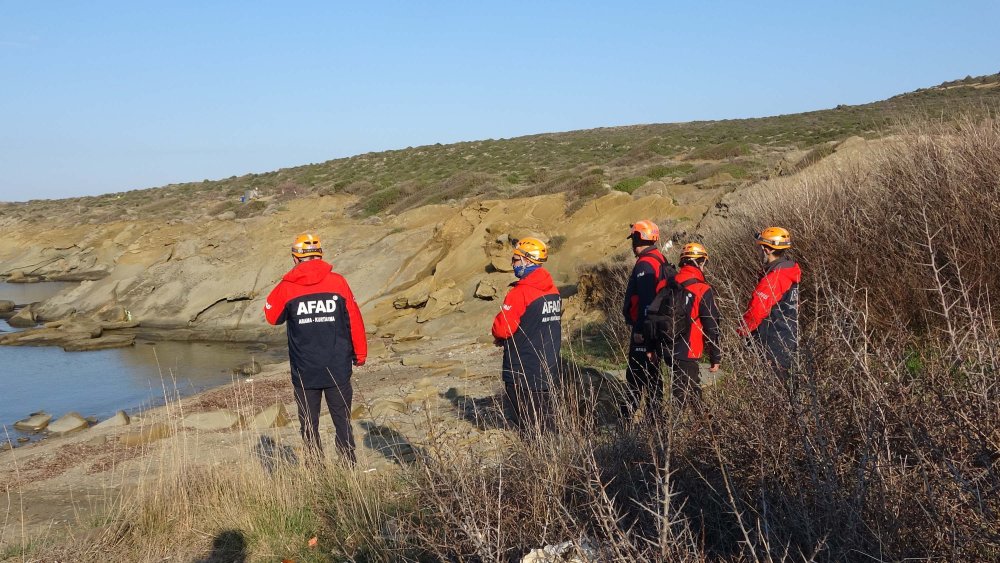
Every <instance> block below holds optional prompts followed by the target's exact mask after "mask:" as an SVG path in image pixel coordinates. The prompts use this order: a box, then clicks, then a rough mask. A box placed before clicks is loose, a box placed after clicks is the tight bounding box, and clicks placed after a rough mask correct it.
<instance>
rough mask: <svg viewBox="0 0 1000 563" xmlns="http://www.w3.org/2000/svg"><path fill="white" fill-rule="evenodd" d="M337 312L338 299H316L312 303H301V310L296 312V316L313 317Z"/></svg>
mask: <svg viewBox="0 0 1000 563" xmlns="http://www.w3.org/2000/svg"><path fill="white" fill-rule="evenodd" d="M336 310H337V300H336V299H325V300H323V299H316V300H312V301H300V302H299V308H298V309H297V310H296V311H295V314H296V316H302V315H313V314H316V313H332V312H334V311H336Z"/></svg>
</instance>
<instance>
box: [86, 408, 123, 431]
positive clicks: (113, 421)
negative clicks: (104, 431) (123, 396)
mask: <svg viewBox="0 0 1000 563" xmlns="http://www.w3.org/2000/svg"><path fill="white" fill-rule="evenodd" d="M131 422H132V419H131V418H130V417H129V415H128V413H126V412H125V411H118V412H116V413H115V414H114V416H112V417H110V418H108V419H107V420H102V421H101V422H98V423H97V424H95V425H94V428H95V429H99V428H117V427H120V426H128V425H129V424H130V423H131Z"/></svg>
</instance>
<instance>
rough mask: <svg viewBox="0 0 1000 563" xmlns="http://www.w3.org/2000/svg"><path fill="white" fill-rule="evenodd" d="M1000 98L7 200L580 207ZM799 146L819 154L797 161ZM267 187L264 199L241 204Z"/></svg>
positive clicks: (78, 211)
mask: <svg viewBox="0 0 1000 563" xmlns="http://www.w3.org/2000/svg"><path fill="white" fill-rule="evenodd" d="M998 106H1000V74H996V75H990V76H983V77H977V78H972V77H969V78H966V79H963V80H959V81H954V82H945V83H943V84H941V85H940V86H937V87H933V88H926V89H921V90H917V91H915V92H911V93H907V94H901V95H898V96H894V97H892V98H890V99H888V100H883V101H879V102H873V103H869V104H862V105H855V106H848V105H841V106H837V107H836V108H834V109H827V110H820V111H813V112H807V113H800V114H791V115H780V116H774V117H764V118H754V119H732V120H722V121H702V122H690V123H672V124H656V125H633V126H624V127H607V128H600V129H590V130H584V131H571V132H566V133H546V134H539V135H530V136H526V137H518V138H514V139H496V140H494V139H488V140H481V141H471V142H464V143H456V144H451V145H441V144H436V145H428V146H422V147H415V148H406V149H401V150H392V151H385V152H379V153H367V154H362V155H357V156H352V157H349V158H341V159H336V160H330V161H327V162H323V163H319V164H308V165H304V166H298V167H294V168H286V169H282V170H278V171H275V172H268V173H264V174H247V175H244V176H233V177H231V178H227V179H224V180H217V181H210V180H205V181H203V182H192V183H185V184H175V185H169V186H164V187H162V188H153V189H144V190H132V191H127V192H120V193H111V194H106V195H103V196H96V197H81V198H72V199H66V200H59V201H31V202H27V203H20V204H6V205H3V206H2V207H0V210H2V211H3V215H4V219H5V220H14V219H17V220H27V221H28V222H32V223H39V222H46V221H53V220H58V219H60V218H63V219H67V220H73V221H81V222H105V221H114V220H120V219H122V218H162V219H174V220H180V221H188V220H198V219H201V218H203V217H204V216H206V215H218V214H221V213H225V212H226V211H232V212H234V213H235V215H236V217H248V216H253V215H258V214H262V213H269V212H275V211H277V210H280V209H282V206H283V204H284V203H285V202H287V201H288V200H291V199H295V198H299V197H303V196H306V195H309V194H334V193H345V194H353V195H355V196H357V198H358V199H357V203H356V211H357V212H358V213H360V214H369V215H370V214H377V213H384V212H392V213H398V212H400V211H403V210H405V209H410V208H414V207H417V206H419V205H424V204H433V203H441V202H445V201H448V200H452V199H461V198H465V197H470V196H482V197H497V196H504V197H521V196H531V195H539V194H543V193H559V192H562V193H566V194H567V195H568V196H569V198H568V199H569V201H568V204H569V205H574V204H576V205H579V203H578V201H579V200H587V199H591V198H593V197H596V196H599V195H601V194H604V193H606V192H607V191H608V190H612V189H618V190H622V191H626V192H631V191H632V190H633V189H635V187H638V186H641V185H642V183H644V182H645V181H646V180H650V179H661V180H664V181H668V182H682V183H690V184H696V183H699V182H702V181H704V180H706V179H709V178H712V177H715V180H716V181H717V182H722V183H728V184H731V185H734V186H735V185H746V184H748V183H751V182H753V181H756V180H760V179H766V178H771V177H776V176H781V175H787V174H789V173H791V172H794V171H795V170H797V169H799V168H801V167H802V166H805V165H808V164H810V163H811V162H814V161H816V160H818V159H819V158H821V157H822V156H825V155H826V154H829V152H830V151H831V145H833V144H835V143H837V142H839V141H843V140H844V139H847V138H848V137H851V136H862V137H866V138H874V137H881V136H884V135H887V134H891V133H893V132H895V131H898V130H899V127H900V126H901V125H904V124H906V123H910V122H913V121H925V120H928V119H929V120H934V121H950V120H953V119H954V118H956V117H957V116H959V115H965V116H976V115H986V114H990V113H992V112H993V111H995V110H996V108H997V107H998ZM790 151H793V152H794V151H807V154H806V155H805V158H803V156H802V155H798V156H797V157H796V158H795V159H794V160H793V161H790V160H789V159H787V158H786V155H787V154H788V153H789V152H790ZM253 189H256V190H258V192H259V194H260V195H261V199H260V200H258V201H254V202H251V203H250V204H243V205H241V204H240V203H239V198H240V196H241V195H243V194H244V193H246V192H247V191H249V190H253Z"/></svg>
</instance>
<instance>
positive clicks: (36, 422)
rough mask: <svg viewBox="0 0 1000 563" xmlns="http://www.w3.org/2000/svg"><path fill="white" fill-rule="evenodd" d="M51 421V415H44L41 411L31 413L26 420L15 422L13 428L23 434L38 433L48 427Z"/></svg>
mask: <svg viewBox="0 0 1000 563" xmlns="http://www.w3.org/2000/svg"><path fill="white" fill-rule="evenodd" d="M51 420H52V415H51V414H46V413H45V412H43V411H39V412H33V413H31V415H30V416H29V417H28V418H25V419H23V420H18V421H17V422H15V423H14V428H17V429H18V430H22V431H24V432H38V431H39V430H43V429H44V428H45V427H46V426H48V425H49V421H51Z"/></svg>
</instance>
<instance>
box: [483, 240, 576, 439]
mask: <svg viewBox="0 0 1000 563" xmlns="http://www.w3.org/2000/svg"><path fill="white" fill-rule="evenodd" d="M546 260H548V248H547V247H546V246H545V243H543V242H542V241H541V240H539V239H537V238H523V239H521V240H519V241H517V244H516V245H515V246H514V253H513V257H512V258H511V265H512V266H513V269H514V275H515V276H517V278H518V281H516V282H514V283H513V284H511V288H510V291H509V292H507V296H506V297H505V298H504V300H503V305H502V306H501V307H500V312H499V313H497V316H496V317H495V318H494V319H493V327H492V332H493V338H494V339H495V342H496V344H497V345H498V346H502V347H503V372H502V376H503V383H504V394H505V396H506V398H507V402H508V406H509V409H510V413H511V417H512V418H513V420H512V422H513V423H514V424H515V425H516V426H517V427H518V428H520V429H521V430H528V429H531V428H534V429H536V430H538V431H543V430H545V429H546V427H547V426H548V424H549V389H550V388H551V385H552V383H553V381H554V379H555V377H556V376H557V375H558V370H559V347H560V344H561V342H562V326H561V322H562V321H561V317H562V298H561V297H560V296H559V290H558V289H556V286H555V284H554V283H553V282H552V276H551V275H550V274H549V272H548V271H546V270H545V268H543V267H542V263H543V262H545V261H546Z"/></svg>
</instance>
